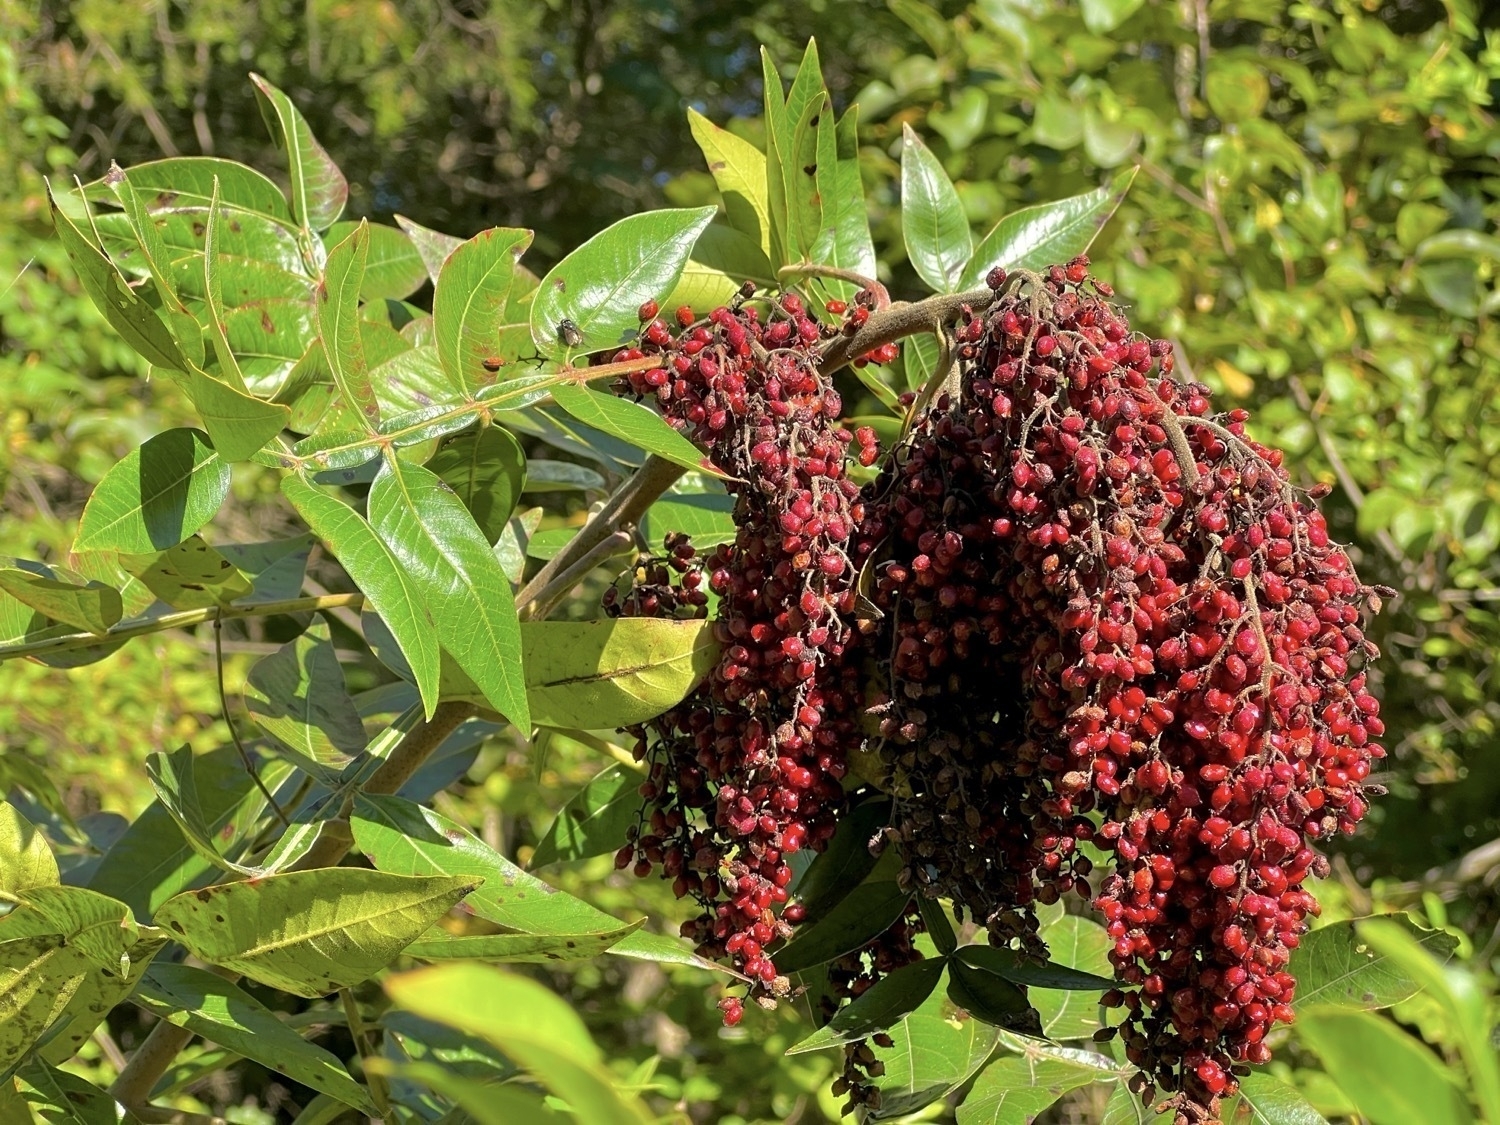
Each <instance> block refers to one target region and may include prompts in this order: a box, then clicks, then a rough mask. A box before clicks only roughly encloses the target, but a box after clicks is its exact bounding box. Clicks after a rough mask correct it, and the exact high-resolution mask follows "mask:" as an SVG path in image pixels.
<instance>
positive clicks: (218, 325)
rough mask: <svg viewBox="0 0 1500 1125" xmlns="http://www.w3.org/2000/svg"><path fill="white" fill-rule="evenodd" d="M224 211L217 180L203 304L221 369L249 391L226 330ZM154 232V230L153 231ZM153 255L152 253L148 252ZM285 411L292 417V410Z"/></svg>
mask: <svg viewBox="0 0 1500 1125" xmlns="http://www.w3.org/2000/svg"><path fill="white" fill-rule="evenodd" d="M223 222H224V218H223V214H222V208H221V207H220V204H219V184H218V181H217V180H215V181H214V194H213V198H212V199H211V200H209V203H208V222H207V223H206V224H205V225H204V230H203V304H204V312H205V313H206V314H207V317H208V330H209V336H210V338H211V339H212V340H213V345H214V354H215V355H216V356H218V357H219V369H220V370H221V371H223V372H224V377H225V379H226V381H227V382H228V383H229V384H230V386H232V387H234V388H236V389H237V390H241V391H243V390H244V389H245V375H244V373H243V372H242V371H241V370H240V364H239V361H238V360H237V359H236V358H235V355H234V350H233V349H232V348H231V347H230V346H229V335H228V332H227V330H226V329H225V327H224V288H223V285H222V283H221V282H220V279H219V271H220V263H219V244H220V242H221V241H222V240H223V238H224V235H223V231H222V229H221V228H222V224H223ZM153 229H154V228H153ZM148 254H149V251H148ZM283 411H284V412H285V413H287V414H288V415H289V414H290V413H291V412H290V411H286V410H285V408H283Z"/></svg>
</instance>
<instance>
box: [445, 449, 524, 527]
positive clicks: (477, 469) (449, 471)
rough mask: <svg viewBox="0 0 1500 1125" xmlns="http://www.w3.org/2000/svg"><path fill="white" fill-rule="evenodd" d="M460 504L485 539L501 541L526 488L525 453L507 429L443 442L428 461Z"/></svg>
mask: <svg viewBox="0 0 1500 1125" xmlns="http://www.w3.org/2000/svg"><path fill="white" fill-rule="evenodd" d="M427 468H428V469H429V470H430V471H431V472H434V473H436V474H437V475H438V476H439V477H441V478H442V480H443V483H444V484H446V485H447V486H448V487H449V488H451V489H453V492H454V494H455V495H456V496H457V497H458V498H459V499H460V500H462V501H463V505H464V507H465V508H467V509H468V510H469V514H470V515H471V516H473V517H474V522H475V523H476V524H477V525H478V526H479V530H480V531H482V532H483V533H484V537H485V538H486V539H488V540H489V541H490V542H491V543H494V542H495V541H496V540H497V539H499V538H500V533H501V532H503V531H504V530H505V525H506V523H507V522H508V521H509V520H510V517H511V513H512V512H514V511H515V508H516V501H517V500H518V499H519V498H520V495H521V492H522V490H523V489H524V488H525V486H526V454H525V453H523V452H521V443H520V442H518V441H517V440H516V439H515V438H514V437H513V436H511V433H510V431H509V430H505V429H502V428H501V427H499V426H486V427H484V429H482V430H475V431H474V432H472V433H467V434H460V435H459V436H458V437H456V438H454V439H453V440H451V441H445V442H444V443H443V446H442V448H441V449H439V450H438V451H437V453H435V454H433V456H432V459H431V460H429V461H428V462H427Z"/></svg>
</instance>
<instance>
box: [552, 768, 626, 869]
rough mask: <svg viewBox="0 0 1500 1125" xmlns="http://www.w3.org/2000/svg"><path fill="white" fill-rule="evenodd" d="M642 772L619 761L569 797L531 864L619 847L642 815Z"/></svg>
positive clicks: (617, 848)
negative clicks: (640, 791)
mask: <svg viewBox="0 0 1500 1125" xmlns="http://www.w3.org/2000/svg"><path fill="white" fill-rule="evenodd" d="M640 785H641V775H640V774H639V773H638V772H636V771H635V770H632V769H626V768H625V767H624V766H623V765H619V764H618V763H617V764H615V765H612V766H609V767H607V768H606V769H604V770H603V771H601V772H600V773H599V774H598V775H597V776H596V777H595V778H594V779H593V780H592V781H590V782H589V783H588V784H587V785H585V786H584V787H583V788H582V789H580V790H579V791H578V792H577V793H574V794H573V796H571V797H570V798H568V803H567V804H565V805H564V806H563V807H562V810H561V811H560V812H559V813H558V814H557V819H556V820H554V821H553V822H552V827H551V828H549V829H548V830H547V834H546V835H545V836H543V837H542V839H541V842H540V843H539V844H537V846H536V851H534V852H533V853H532V855H531V866H532V867H533V868H536V867H545V866H546V865H547V864H549V863H558V862H560V861H562V860H570V859H584V858H586V857H588V856H591V855H603V854H604V853H605V852H614V851H618V850H619V849H620V847H621V845H623V844H624V843H625V832H626V830H627V829H629V828H630V826H631V825H633V824H634V823H635V822H636V820H637V819H638V818H639V816H640V812H641V795H640V793H639V792H638V790H639V789H640Z"/></svg>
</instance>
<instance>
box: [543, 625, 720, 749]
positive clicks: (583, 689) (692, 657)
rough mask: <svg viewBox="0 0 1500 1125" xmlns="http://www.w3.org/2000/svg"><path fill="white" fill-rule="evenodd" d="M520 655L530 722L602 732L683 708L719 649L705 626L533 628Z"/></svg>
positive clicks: (555, 626)
mask: <svg viewBox="0 0 1500 1125" xmlns="http://www.w3.org/2000/svg"><path fill="white" fill-rule="evenodd" d="M521 652H522V654H523V662H524V665H525V668H526V694H527V697H528V699H530V701H531V709H532V721H533V722H535V723H536V724H537V725H539V726H546V727H562V728H564V729H572V730H600V729H613V728H616V727H624V726H630V725H631V724H633V723H639V722H644V721H645V720H646V719H649V718H653V717H654V716H656V715H659V714H661V713H662V712H663V711H665V710H666V709H667V708H668V707H671V706H673V705H675V704H677V703H679V702H681V701H682V700H683V699H684V698H685V697H686V696H687V694H688V692H690V691H692V690H693V688H694V687H695V686H697V684H698V682H699V681H700V680H702V678H703V677H704V676H705V675H707V674H708V670H709V669H710V668H711V667H712V666H713V662H714V660H715V659H716V658H717V655H718V643H717V642H716V641H715V640H714V639H713V625H712V622H708V621H669V620H665V619H659V618H648V617H620V618H606V619H604V620H600V621H528V622H526V623H525V624H524V625H522V626H521Z"/></svg>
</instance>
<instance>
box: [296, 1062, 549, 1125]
mask: <svg viewBox="0 0 1500 1125" xmlns="http://www.w3.org/2000/svg"><path fill="white" fill-rule="evenodd" d="M369 1069H370V1071H371V1073H374V1074H383V1075H385V1076H387V1077H388V1078H393V1079H395V1080H396V1081H398V1082H401V1081H405V1082H415V1083H417V1084H419V1085H422V1086H426V1087H428V1088H429V1089H431V1090H433V1091H435V1092H436V1093H438V1094H441V1095H442V1096H443V1097H444V1098H446V1099H447V1100H448V1101H450V1102H452V1103H454V1104H455V1105H456V1106H458V1107H459V1109H461V1110H462V1111H463V1112H464V1113H465V1114H467V1116H466V1117H455V1118H453V1122H452V1125H459V1123H460V1122H463V1123H467V1122H469V1119H470V1118H472V1119H473V1121H474V1122H477V1125H561V1123H562V1122H570V1121H574V1120H576V1118H573V1117H572V1116H571V1115H569V1114H564V1113H561V1112H554V1111H553V1110H552V1109H551V1108H550V1107H549V1106H548V1105H547V1103H546V1102H544V1101H543V1100H542V1099H541V1097H539V1096H538V1095H536V1094H533V1093H531V1092H530V1091H528V1090H526V1089H524V1088H522V1087H519V1086H511V1085H509V1084H506V1085H501V1084H499V1083H497V1082H477V1081H475V1080H474V1079H472V1078H463V1077H460V1076H459V1075H457V1074H454V1073H453V1071H451V1070H449V1069H448V1068H447V1067H445V1066H439V1065H438V1064H437V1063H426V1062H413V1063H392V1062H391V1061H389V1060H388V1059H371V1060H369ZM300 1120H301V1119H300V1118H299V1119H298V1122H294V1123H293V1125H299V1123H300ZM443 1121H445V1122H447V1121H448V1118H446V1117H445V1118H443Z"/></svg>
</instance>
